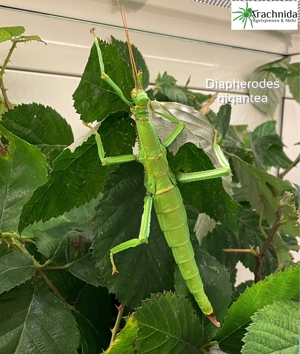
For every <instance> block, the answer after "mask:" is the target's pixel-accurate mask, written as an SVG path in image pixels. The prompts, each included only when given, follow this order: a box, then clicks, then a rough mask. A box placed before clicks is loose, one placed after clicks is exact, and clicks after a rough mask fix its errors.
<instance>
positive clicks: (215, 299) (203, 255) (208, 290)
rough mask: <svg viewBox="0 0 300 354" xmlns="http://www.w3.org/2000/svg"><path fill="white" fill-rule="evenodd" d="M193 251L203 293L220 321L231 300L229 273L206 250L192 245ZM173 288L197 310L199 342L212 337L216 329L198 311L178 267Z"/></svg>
mask: <svg viewBox="0 0 300 354" xmlns="http://www.w3.org/2000/svg"><path fill="white" fill-rule="evenodd" d="M194 251H195V259H196V262H197V265H198V268H199V272H200V276H201V279H202V282H203V285H204V291H205V294H206V295H207V297H208V299H209V301H210V302H211V304H212V306H213V309H214V314H215V315H216V318H217V320H218V321H219V322H222V321H223V318H224V316H225V314H226V311H227V307H228V305H229V304H230V301H231V293H232V292H231V289H232V285H231V283H230V281H229V273H228V271H227V270H226V269H225V267H224V266H223V265H221V264H220V263H219V262H218V261H217V260H216V259H215V257H213V256H211V255H210V254H208V253H207V251H205V250H203V249H202V248H200V247H194ZM175 289H176V292H177V293H178V294H179V295H181V296H188V298H189V300H190V301H191V302H192V304H193V307H194V310H196V311H197V313H198V317H199V318H200V319H201V325H202V334H201V337H200V338H201V343H204V342H205V341H210V340H211V339H213V338H214V336H215V334H216V332H217V330H218V329H217V327H215V326H214V325H213V324H212V323H211V322H210V321H209V320H208V318H207V317H206V316H205V315H204V314H203V313H202V312H201V311H200V309H199V306H198V305H197V304H196V301H195V300H194V298H193V296H192V295H191V293H190V292H189V290H188V288H187V286H186V285H185V282H184V280H183V278H182V276H181V274H180V272H179V270H178V268H177V269H176V273H175Z"/></svg>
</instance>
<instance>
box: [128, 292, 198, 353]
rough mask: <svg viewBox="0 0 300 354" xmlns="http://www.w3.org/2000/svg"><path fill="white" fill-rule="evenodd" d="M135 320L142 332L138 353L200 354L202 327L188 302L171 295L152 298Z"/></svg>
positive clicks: (139, 311) (140, 309)
mask: <svg viewBox="0 0 300 354" xmlns="http://www.w3.org/2000/svg"><path fill="white" fill-rule="evenodd" d="M133 318H134V320H135V321H137V323H138V328H139V329H138V337H137V350H138V353H140V354H143V353H147V354H157V353H169V354H175V353H180V352H181V353H189V354H196V353H197V354H198V353H199V347H200V344H201V331H202V326H201V323H200V321H199V318H198V317H197V316H196V314H195V313H194V312H193V308H192V306H191V305H190V304H189V302H188V301H187V300H185V299H184V298H180V297H177V296H176V295H174V294H171V293H166V294H165V295H160V296H159V295H152V296H151V299H150V300H147V301H144V302H143V304H142V306H141V308H139V309H138V310H137V311H136V313H135V314H134V315H133Z"/></svg>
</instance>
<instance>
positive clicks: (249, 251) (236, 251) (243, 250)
mask: <svg viewBox="0 0 300 354" xmlns="http://www.w3.org/2000/svg"><path fill="white" fill-rule="evenodd" d="M223 251H224V252H228V253H229V252H231V253H250V254H252V255H253V256H254V257H257V256H258V254H257V252H256V251H255V250H254V249H253V248H246V249H245V248H223Z"/></svg>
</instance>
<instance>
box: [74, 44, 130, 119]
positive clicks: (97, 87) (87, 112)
mask: <svg viewBox="0 0 300 354" xmlns="http://www.w3.org/2000/svg"><path fill="white" fill-rule="evenodd" d="M99 45H100V48H101V51H102V55H103V60H104V65H105V72H106V74H107V75H109V77H110V78H111V79H112V80H113V81H114V82H115V83H116V84H117V85H118V86H119V88H120V89H121V90H122V91H123V94H124V95H125V97H127V98H129V99H130V98H131V90H132V89H133V88H134V83H133V78H132V73H131V69H130V68H129V66H128V64H127V63H126V61H125V60H124V59H123V57H122V54H121V53H120V51H119V50H118V49H117V48H116V47H115V46H114V45H112V44H108V43H106V42H103V41H99ZM73 99H74V107H75V109H76V111H77V112H78V113H79V114H80V115H81V117H80V119H82V120H84V121H86V122H93V121H95V120H98V121H101V120H103V119H104V118H106V117H107V116H109V115H110V114H111V113H114V112H117V111H126V112H130V107H128V106H127V105H126V104H125V103H124V102H123V101H122V100H121V99H120V97H119V96H118V95H117V94H116V93H115V92H114V91H113V90H112V88H111V87H110V86H109V85H108V84H107V83H106V82H105V81H104V80H103V79H101V73H100V66H99V58H98V54H97V51H96V47H95V44H94V45H93V47H92V48H91V52H90V56H89V59H88V62H87V65H86V67H85V69H84V73H83V75H82V78H81V81H80V83H79V86H78V87H77V89H76V91H75V92H74V94H73Z"/></svg>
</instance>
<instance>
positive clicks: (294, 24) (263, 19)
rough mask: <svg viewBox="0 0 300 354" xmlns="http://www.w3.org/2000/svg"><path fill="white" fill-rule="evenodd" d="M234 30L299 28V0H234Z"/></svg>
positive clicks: (232, 23)
mask: <svg viewBox="0 0 300 354" xmlns="http://www.w3.org/2000/svg"><path fill="white" fill-rule="evenodd" d="M231 29H233V30H297V29H298V1H294V0H292V1H232V2H231Z"/></svg>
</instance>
